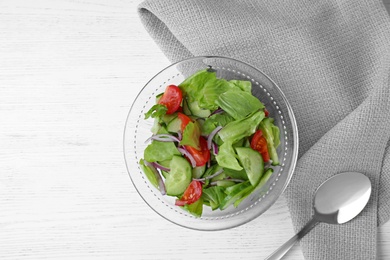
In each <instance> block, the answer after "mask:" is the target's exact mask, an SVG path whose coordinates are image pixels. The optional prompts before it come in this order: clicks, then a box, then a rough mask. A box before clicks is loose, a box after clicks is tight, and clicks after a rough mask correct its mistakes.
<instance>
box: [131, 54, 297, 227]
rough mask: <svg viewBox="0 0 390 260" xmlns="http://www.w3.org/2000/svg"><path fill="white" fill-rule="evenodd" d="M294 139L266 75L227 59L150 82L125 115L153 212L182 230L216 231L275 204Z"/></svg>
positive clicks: (191, 63)
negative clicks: (177, 225)
mask: <svg viewBox="0 0 390 260" xmlns="http://www.w3.org/2000/svg"><path fill="white" fill-rule="evenodd" d="M164 74H166V76H168V77H164V76H163V75H164ZM159 78H161V79H160V80H161V81H160V82H158V81H159V80H158V79H159ZM156 81H157V82H158V83H157V84H156V83H154V82H156ZM260 82H261V83H260ZM135 106H136V107H137V108H135ZM134 122H135V125H134ZM297 141H298V136H297V129H296V123H295V119H294V116H293V113H292V110H291V108H290V106H289V104H288V102H287V100H286V99H285V97H284V95H283V93H282V92H281V91H280V89H279V88H278V87H277V86H276V84H275V83H274V82H273V81H271V80H270V79H269V78H268V77H267V76H265V74H263V73H261V72H260V71H258V70H256V69H254V68H253V67H251V66H250V65H248V64H245V63H242V62H240V61H236V60H233V59H229V58H223V57H195V58H192V59H188V60H184V61H181V62H178V63H176V64H173V65H171V66H170V67H168V68H166V69H164V70H163V71H162V72H160V73H159V74H157V75H156V76H155V77H154V78H153V79H152V80H151V81H150V82H149V83H147V85H146V86H145V87H144V89H143V90H142V91H141V93H140V94H139V95H138V97H137V98H136V100H135V102H134V104H133V107H132V108H131V111H130V113H129V117H128V119H127V123H126V128H125V136H124V148H125V160H126V164H127V168H128V171H129V174H130V177H131V179H132V181H133V183H134V185H135V187H136V189H137V190H138V192H139V194H140V195H141V197H142V198H143V199H144V200H145V202H147V204H148V205H149V206H151V208H152V209H154V210H155V211H156V212H157V213H159V214H160V215H161V216H163V217H165V218H166V219H168V220H170V221H172V222H174V223H176V224H179V225H182V226H185V227H188V228H194V229H201V230H218V229H224V228H229V227H234V226H237V225H240V224H243V223H246V222H247V221H250V220H251V219H253V218H255V217H257V216H259V215H260V214H262V213H263V212H264V211H265V210H266V209H268V208H269V207H270V206H271V205H272V204H273V203H274V202H275V201H276V199H277V198H278V197H279V195H280V194H281V193H282V192H283V190H284V189H285V187H286V186H287V184H288V181H289V180H290V178H291V175H292V173H293V170H294V167H295V163H296V159H297V149H298V145H297V144H298V142H297Z"/></svg>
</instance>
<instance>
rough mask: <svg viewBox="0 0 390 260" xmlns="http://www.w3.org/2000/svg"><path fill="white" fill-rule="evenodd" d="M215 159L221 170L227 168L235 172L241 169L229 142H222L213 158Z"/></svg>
mask: <svg viewBox="0 0 390 260" xmlns="http://www.w3.org/2000/svg"><path fill="white" fill-rule="evenodd" d="M215 158H216V159H217V162H218V164H219V165H220V166H222V167H223V168H229V169H232V170H236V171H241V170H242V169H243V168H242V167H241V165H240V164H239V163H238V160H237V155H236V152H235V151H234V148H233V144H232V143H230V142H224V143H223V144H222V145H221V146H220V147H219V153H218V154H217V155H216V156H215Z"/></svg>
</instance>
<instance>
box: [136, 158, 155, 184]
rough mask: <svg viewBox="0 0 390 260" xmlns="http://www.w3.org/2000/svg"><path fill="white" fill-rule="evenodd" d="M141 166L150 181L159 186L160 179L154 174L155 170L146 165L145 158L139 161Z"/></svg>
mask: <svg viewBox="0 0 390 260" xmlns="http://www.w3.org/2000/svg"><path fill="white" fill-rule="evenodd" d="M139 166H140V167H141V170H142V171H143V172H144V174H145V176H146V178H148V180H149V181H150V183H151V184H152V185H153V186H154V187H156V188H158V180H157V176H156V175H155V174H154V172H153V171H152V169H150V167H148V166H146V165H145V162H144V160H143V159H141V160H140V161H139Z"/></svg>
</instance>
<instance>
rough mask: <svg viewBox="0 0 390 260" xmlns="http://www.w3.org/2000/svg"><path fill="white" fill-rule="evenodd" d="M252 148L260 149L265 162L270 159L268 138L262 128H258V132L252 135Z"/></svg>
mask: <svg viewBox="0 0 390 260" xmlns="http://www.w3.org/2000/svg"><path fill="white" fill-rule="evenodd" d="M251 148H252V149H253V150H256V151H258V152H259V153H260V154H261V157H263V161H264V162H268V161H269V159H270V158H269V153H268V148H267V140H266V139H265V137H264V136H263V132H262V131H261V130H257V131H256V133H255V134H254V135H253V137H252V141H251Z"/></svg>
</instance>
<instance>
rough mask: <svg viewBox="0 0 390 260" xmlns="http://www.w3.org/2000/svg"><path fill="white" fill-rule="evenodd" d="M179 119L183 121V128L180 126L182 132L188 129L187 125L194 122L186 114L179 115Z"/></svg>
mask: <svg viewBox="0 0 390 260" xmlns="http://www.w3.org/2000/svg"><path fill="white" fill-rule="evenodd" d="M177 117H178V118H179V119H180V121H181V126H180V128H181V132H184V129H185V128H186V126H187V124H188V123H189V122H191V121H192V120H191V118H189V117H188V116H186V115H185V114H183V113H180V112H179V113H177Z"/></svg>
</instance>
